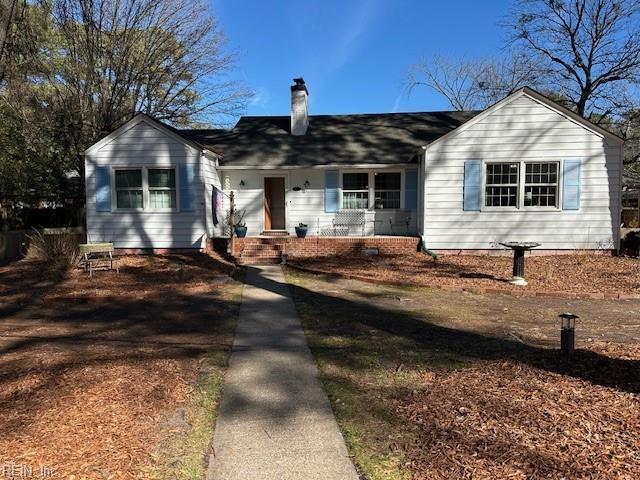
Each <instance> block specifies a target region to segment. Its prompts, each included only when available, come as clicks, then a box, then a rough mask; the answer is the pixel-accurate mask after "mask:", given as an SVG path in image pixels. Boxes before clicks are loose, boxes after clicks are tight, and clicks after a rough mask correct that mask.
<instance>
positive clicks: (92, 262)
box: [79, 243, 120, 277]
mask: <svg viewBox="0 0 640 480" xmlns="http://www.w3.org/2000/svg"><path fill="white" fill-rule="evenodd" d="M79 248H80V254H81V255H82V266H83V268H84V271H85V272H89V276H90V277H91V276H93V271H94V270H95V269H96V267H101V266H104V267H109V269H110V270H113V267H114V265H115V270H116V272H117V273H120V272H119V270H118V264H117V260H118V259H117V258H116V256H115V249H114V248H113V243H83V244H80V245H79Z"/></svg>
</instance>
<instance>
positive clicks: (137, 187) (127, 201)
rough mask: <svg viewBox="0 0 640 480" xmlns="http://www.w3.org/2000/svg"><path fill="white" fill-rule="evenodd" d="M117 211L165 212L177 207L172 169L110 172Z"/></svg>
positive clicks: (132, 169) (120, 169)
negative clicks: (112, 178)
mask: <svg viewBox="0 0 640 480" xmlns="http://www.w3.org/2000/svg"><path fill="white" fill-rule="evenodd" d="M114 178H115V194H116V195H115V197H116V209H117V210H144V211H154V210H157V211H168V210H175V209H176V208H177V207H178V205H177V193H176V170H175V168H118V169H115V170H114Z"/></svg>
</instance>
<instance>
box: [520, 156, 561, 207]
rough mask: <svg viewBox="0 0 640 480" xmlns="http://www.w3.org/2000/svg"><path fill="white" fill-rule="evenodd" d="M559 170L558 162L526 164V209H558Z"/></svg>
mask: <svg viewBox="0 0 640 480" xmlns="http://www.w3.org/2000/svg"><path fill="white" fill-rule="evenodd" d="M558 169H559V165H558V162H535V163H534V162H532V163H525V175H524V206H525V207H558Z"/></svg>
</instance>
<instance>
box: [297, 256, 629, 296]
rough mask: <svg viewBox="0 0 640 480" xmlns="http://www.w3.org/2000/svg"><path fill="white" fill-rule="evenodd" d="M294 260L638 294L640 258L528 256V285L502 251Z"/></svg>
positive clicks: (406, 275)
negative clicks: (499, 253)
mask: <svg viewBox="0 0 640 480" xmlns="http://www.w3.org/2000/svg"><path fill="white" fill-rule="evenodd" d="M295 264H296V265H300V266H302V267H306V268H316V269H320V270H322V271H327V272H334V273H337V274H347V275H348V274H354V275H358V276H359V277H362V278H367V279H370V280H372V281H381V282H390V283H402V284H406V285H414V286H434V287H435V286H437V287H459V288H472V287H478V288H488V289H497V290H505V291H509V292H513V293H515V294H522V295H526V294H531V293H532V292H547V293H561V292H565V293H571V294H576V295H585V294H586V295H588V294H598V295H605V294H615V295H618V294H620V293H623V294H631V295H634V294H636V295H640V260H638V259H634V258H627V257H613V256H607V255H587V254H585V255H553V256H530V257H527V259H526V277H527V281H528V282H529V286H528V287H526V288H522V287H517V286H514V285H511V284H510V283H508V280H509V279H510V278H511V270H512V265H513V264H512V259H511V258H510V257H503V256H489V255H484V256H476V255H459V256H454V255H441V256H440V257H438V260H437V261H434V260H433V259H431V258H430V257H428V256H426V255H424V254H421V253H415V254H411V255H398V256H376V257H360V256H352V257H333V258H322V259H319V258H318V259H315V258H314V259H300V260H296V261H295Z"/></svg>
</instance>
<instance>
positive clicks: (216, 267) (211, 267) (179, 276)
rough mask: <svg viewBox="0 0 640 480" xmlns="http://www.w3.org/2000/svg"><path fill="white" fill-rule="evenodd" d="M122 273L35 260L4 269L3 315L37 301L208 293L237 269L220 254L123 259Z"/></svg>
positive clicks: (0, 286)
mask: <svg viewBox="0 0 640 480" xmlns="http://www.w3.org/2000/svg"><path fill="white" fill-rule="evenodd" d="M118 266H119V270H120V273H116V272H115V271H108V270H104V271H102V270H101V271H97V272H95V273H94V275H93V277H89V275H88V274H87V273H86V272H84V271H83V270H82V269H81V268H68V267H66V266H64V265H60V264H55V263H53V264H51V263H46V262H40V261H36V260H28V259H25V260H21V261H18V262H14V263H9V264H6V265H2V266H0V312H1V311H2V310H3V309H4V308H8V307H10V306H19V305H22V304H29V303H32V302H33V301H34V300H35V299H40V300H43V301H45V300H48V299H52V298H54V299H58V298H60V297H62V298H63V299H65V298H73V297H81V298H86V299H89V300H94V299H96V298H99V297H107V296H110V297H114V298H117V297H118V296H121V295H125V296H127V295H136V296H137V297H138V298H142V297H144V296H150V295H162V293H163V292H168V291H174V290H175V289H176V288H183V289H185V290H193V291H194V292H196V291H197V290H198V289H200V290H202V291H204V290H206V289H207V287H210V286H212V285H214V284H216V283H219V282H220V281H221V280H222V279H224V278H225V277H228V276H229V275H231V274H233V272H234V271H235V265H234V264H233V263H232V262H231V261H229V260H228V259H226V258H224V257H222V256H221V255H220V254H218V253H215V252H210V253H207V254H204V253H194V254H187V253H185V254H169V255H127V256H121V257H119V259H118Z"/></svg>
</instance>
